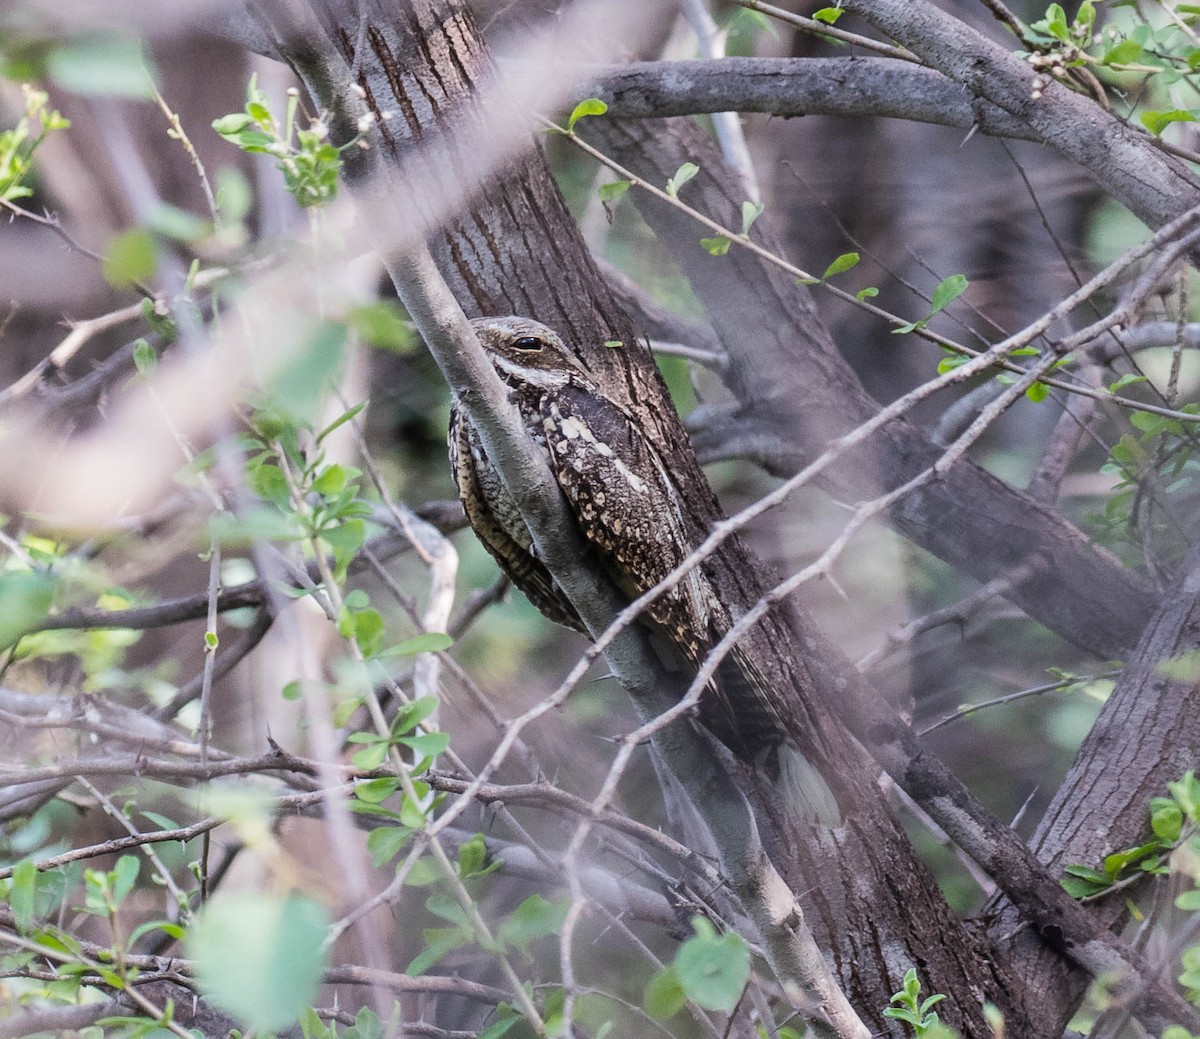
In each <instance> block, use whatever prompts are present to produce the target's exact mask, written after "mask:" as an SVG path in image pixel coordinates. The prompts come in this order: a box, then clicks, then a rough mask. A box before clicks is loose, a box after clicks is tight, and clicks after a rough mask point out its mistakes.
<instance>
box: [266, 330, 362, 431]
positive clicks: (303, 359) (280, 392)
mask: <svg viewBox="0 0 1200 1039" xmlns="http://www.w3.org/2000/svg"><path fill="white" fill-rule="evenodd" d="M347 331H348V329H347V326H346V325H344V324H342V323H341V322H340V321H323V322H321V323H320V324H319V325H317V326H316V328H314V329H313V330H312V332H311V333H310V334H309V336H308V338H307V341H306V342H304V343H303V344H301V345H300V347H299V349H298V350H297V351H296V352H295V354H293V355H292V356H291V357H290V358H288V360H287V362H286V363H285V364H284V366H283V368H282V369H281V370H280V371H278V372H276V373H275V377H274V379H273V381H272V382H271V385H270V389H269V399H270V403H271V404H272V405H273V406H274V407H275V408H277V409H278V410H279V411H281V412H283V413H284V415H287V416H290V417H291V419H292V420H293V421H295V422H297V423H307V422H311V421H312V420H313V419H314V418H315V417H316V415H317V412H318V410H319V409H320V404H321V399H322V398H323V397H324V395H325V392H326V391H327V390H328V389H329V387H330V386H331V385H332V384H333V383H334V382H335V381H336V379H337V377H338V376H339V374H340V373H341V370H342V361H343V358H344V356H345V349H346V338H347Z"/></svg>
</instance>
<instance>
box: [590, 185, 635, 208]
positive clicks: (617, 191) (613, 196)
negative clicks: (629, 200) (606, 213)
mask: <svg viewBox="0 0 1200 1039" xmlns="http://www.w3.org/2000/svg"><path fill="white" fill-rule="evenodd" d="M632 186H633V182H632V181H628V180H610V181H609V182H608V183H607V184H601V185H600V187H599V188H598V189H597V190H598V191H599V194H600V201H601V202H605V203H608V202H616V200H617V199H619V198H620V197H621V196H622V195H624V194H625V192H627V191H628V190H629V189H630V187H632Z"/></svg>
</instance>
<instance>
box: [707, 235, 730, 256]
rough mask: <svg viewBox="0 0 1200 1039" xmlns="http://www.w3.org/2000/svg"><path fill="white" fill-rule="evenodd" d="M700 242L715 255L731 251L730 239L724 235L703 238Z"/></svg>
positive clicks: (722, 254)
mask: <svg viewBox="0 0 1200 1039" xmlns="http://www.w3.org/2000/svg"><path fill="white" fill-rule="evenodd" d="M700 244H701V245H702V246H704V248H705V249H706V250H707V251H708V252H709V253H710V254H711V255H713V256H724V255H725V254H726V253H727V252H729V239H728V238H726V237H725V236H724V235H717V236H716V237H715V238H701V239H700Z"/></svg>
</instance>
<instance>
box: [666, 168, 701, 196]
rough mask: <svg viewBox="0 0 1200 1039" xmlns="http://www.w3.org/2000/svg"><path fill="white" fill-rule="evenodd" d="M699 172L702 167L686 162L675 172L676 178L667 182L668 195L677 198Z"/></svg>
mask: <svg viewBox="0 0 1200 1039" xmlns="http://www.w3.org/2000/svg"><path fill="white" fill-rule="evenodd" d="M699 172H700V167H699V166H697V165H696V164H695V163H694V162H685V163H684V164H683V165H682V166H680V167H679V169H677V170H676V171H675V176H673V177H672V178H671V179H670V180H668V181H667V194H668V195H670V196H671V197H672V198H675V196H676V195H678V194H679V189H680V188H681V187H683V186H684V184H686V183H687V182H688V181H689V180H691V179H692V178H693V177H694V176H695V175H696V174H697V173H699Z"/></svg>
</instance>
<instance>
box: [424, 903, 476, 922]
mask: <svg viewBox="0 0 1200 1039" xmlns="http://www.w3.org/2000/svg"><path fill="white" fill-rule="evenodd" d="M425 908H426V909H428V910H429V911H430V912H431V913H433V915H434V916H440V917H441V918H442V919H443V920H446V921H448V922H450V923H452V924H457V925H458V926H459V927H462V928H464V929H469V928H470V926H471V921H470V919H469V918H468V917H467V914H466V912H465V911H464V909H463V907H462V906H460V905H459V904H458V902H456V901H455V900H454V899H453V898H451V897H450V896H449V895H442V894H434V895H430V896H429V897H428V898H427V899H425Z"/></svg>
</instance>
